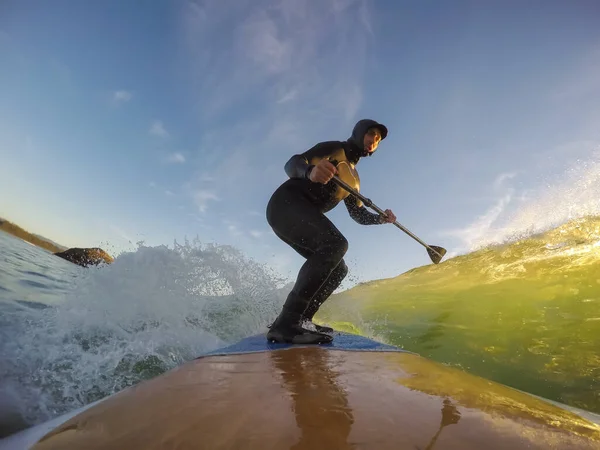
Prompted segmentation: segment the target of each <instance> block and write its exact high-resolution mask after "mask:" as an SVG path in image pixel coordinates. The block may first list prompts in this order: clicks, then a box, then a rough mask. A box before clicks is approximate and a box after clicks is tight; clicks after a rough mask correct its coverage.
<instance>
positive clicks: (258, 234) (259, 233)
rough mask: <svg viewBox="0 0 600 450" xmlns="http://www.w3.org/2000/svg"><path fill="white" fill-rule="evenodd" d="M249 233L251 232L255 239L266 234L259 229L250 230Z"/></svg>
mask: <svg viewBox="0 0 600 450" xmlns="http://www.w3.org/2000/svg"><path fill="white" fill-rule="evenodd" d="M249 233H250V236H252V237H253V238H255V239H259V238H260V237H262V235H263V234H264V233H263V232H262V231H258V230H250V232H249Z"/></svg>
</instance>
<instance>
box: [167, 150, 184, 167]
mask: <svg viewBox="0 0 600 450" xmlns="http://www.w3.org/2000/svg"><path fill="white" fill-rule="evenodd" d="M167 162H169V163H175V164H183V163H184V162H185V156H183V155H182V154H181V153H179V152H175V153H171V154H170V155H168V156H167Z"/></svg>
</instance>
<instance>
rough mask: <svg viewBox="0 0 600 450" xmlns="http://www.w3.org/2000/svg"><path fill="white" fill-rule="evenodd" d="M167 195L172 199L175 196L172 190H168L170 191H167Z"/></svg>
mask: <svg viewBox="0 0 600 450" xmlns="http://www.w3.org/2000/svg"><path fill="white" fill-rule="evenodd" d="M165 195H167V196H168V197H172V196H174V195H175V194H174V193H173V192H172V191H170V190H168V189H167V190H166V191H165Z"/></svg>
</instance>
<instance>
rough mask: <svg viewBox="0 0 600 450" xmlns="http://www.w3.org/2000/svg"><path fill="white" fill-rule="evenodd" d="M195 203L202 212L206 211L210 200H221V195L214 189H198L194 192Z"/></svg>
mask: <svg viewBox="0 0 600 450" xmlns="http://www.w3.org/2000/svg"><path fill="white" fill-rule="evenodd" d="M192 196H193V199H194V203H195V204H196V206H197V207H198V210H199V211H200V212H201V213H204V212H206V210H207V208H208V202H210V201H215V202H216V201H219V200H220V199H219V197H218V196H217V194H215V193H214V192H213V191H209V190H197V191H195V192H193V194H192Z"/></svg>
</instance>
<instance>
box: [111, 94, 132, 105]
mask: <svg viewBox="0 0 600 450" xmlns="http://www.w3.org/2000/svg"><path fill="white" fill-rule="evenodd" d="M132 98H133V94H132V93H131V92H129V91H115V92H114V93H113V102H115V103H116V104H120V103H127V102H128V101H130V100H131V99H132Z"/></svg>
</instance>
